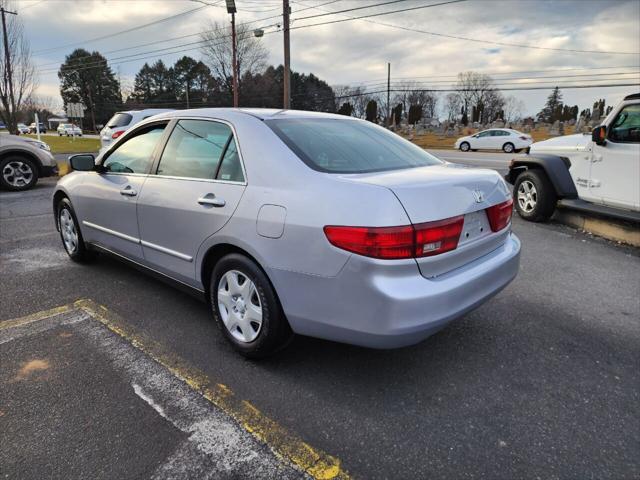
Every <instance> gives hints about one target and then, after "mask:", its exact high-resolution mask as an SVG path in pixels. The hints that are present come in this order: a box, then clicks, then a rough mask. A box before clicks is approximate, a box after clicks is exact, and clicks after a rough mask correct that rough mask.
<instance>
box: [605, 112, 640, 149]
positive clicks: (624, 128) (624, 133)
mask: <svg viewBox="0 0 640 480" xmlns="http://www.w3.org/2000/svg"><path fill="white" fill-rule="evenodd" d="M609 139H610V140H611V141H613V142H622V143H640V104H639V105H627V106H626V107H624V108H623V109H622V111H621V112H620V113H619V114H618V116H617V117H616V119H615V120H614V121H613V123H612V124H611V127H610V128H609Z"/></svg>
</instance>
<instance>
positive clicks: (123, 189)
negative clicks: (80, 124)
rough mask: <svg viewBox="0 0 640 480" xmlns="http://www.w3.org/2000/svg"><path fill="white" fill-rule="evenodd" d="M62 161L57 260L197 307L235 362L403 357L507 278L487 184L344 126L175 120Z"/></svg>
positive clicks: (500, 206) (510, 240)
mask: <svg viewBox="0 0 640 480" xmlns="http://www.w3.org/2000/svg"><path fill="white" fill-rule="evenodd" d="M70 162H71V166H72V168H73V169H74V170H75V171H74V172H72V173H71V174H69V175H67V176H65V177H63V178H62V179H61V180H60V181H59V182H58V185H57V187H56V190H55V193H54V197H53V208H54V212H55V218H56V223H57V226H58V229H59V231H60V235H61V239H62V243H63V245H64V248H65V249H66V251H67V253H68V254H69V256H70V257H71V259H72V260H77V261H83V260H85V259H87V258H88V257H90V256H91V253H92V252H93V251H102V252H107V253H111V254H115V255H116V256H118V257H121V258H125V259H127V260H129V261H131V262H133V263H135V264H138V265H140V266H143V267H146V268H147V269H149V270H150V271H152V272H157V273H159V274H160V275H161V276H163V277H164V278H167V277H168V278H171V279H173V280H174V281H176V282H177V283H179V284H180V285H182V286H183V287H188V288H190V289H192V290H194V291H196V292H198V293H199V294H200V295H202V296H204V297H206V298H208V299H209V300H210V305H211V308H212V313H213V316H214V317H215V319H216V321H217V323H218V325H219V326H220V328H221V330H222V332H223V333H224V335H225V336H226V338H227V339H228V340H229V341H230V342H231V344H232V345H233V346H234V347H235V348H236V349H237V350H238V351H239V352H241V353H242V354H244V355H247V356H251V357H260V356H263V355H266V354H269V353H272V352H274V351H276V350H278V349H279V348H282V347H283V346H284V345H286V344H287V343H288V341H289V340H290V338H291V336H292V332H295V333H298V334H302V335H309V336H314V337H320V338H325V339H329V340H335V341H340V342H346V343H351V344H356V345H363V346H367V347H376V348H393V347H399V346H404V345H410V344H414V343H417V342H419V341H421V340H423V339H424V338H426V337H428V336H429V335H431V334H433V333H435V332H436V331H438V330H440V329H441V328H443V327H444V326H445V325H446V324H447V323H449V322H450V321H452V320H453V319H455V318H457V317H459V316H461V315H463V314H464V313H466V312H468V311H470V310H472V309H474V308H475V307H477V306H478V305H480V304H482V303H484V302H485V301H486V300H487V299H489V298H491V297H492V296H493V295H495V294H496V293H497V292H499V291H500V290H501V289H502V288H504V287H505V286H506V285H507V284H508V283H509V282H511V280H513V278H514V277H515V276H516V274H517V272H518V264H519V258H520V241H519V240H518V238H517V237H516V236H515V235H514V234H513V233H511V211H512V205H513V200H512V199H511V194H510V191H509V189H508V187H507V184H506V183H505V182H504V180H503V179H502V178H501V177H500V175H498V173H497V172H495V171H492V170H486V169H467V168H460V167H459V166H456V165H454V164H449V163H446V162H442V161H441V160H438V159H437V158H435V157H433V156H431V155H430V154H428V153H427V152H425V151H424V150H423V149H421V148H419V147H417V146H415V145H413V144H412V143H410V142H408V141H406V140H404V139H402V138H401V137H399V136H398V135H396V134H394V133H392V132H389V131H388V130H386V129H384V128H382V127H379V126H377V125H374V124H372V123H370V122H366V121H363V120H358V119H355V118H349V117H344V116H342V115H332V114H324V113H314V112H297V111H281V110H260V109H256V110H237V109H235V110H234V109H199V110H181V111H176V112H170V113H165V114H161V115H157V116H154V117H152V118H149V119H147V120H145V121H143V122H141V123H139V124H138V125H136V126H135V127H133V128H132V129H130V130H128V131H127V132H126V133H124V134H123V135H122V136H121V137H120V138H119V139H118V140H117V141H116V143H115V144H114V145H112V146H111V147H110V148H109V149H108V150H106V151H105V152H103V153H102V154H100V155H98V157H97V159H95V160H94V157H93V155H76V156H73V157H71V158H70Z"/></svg>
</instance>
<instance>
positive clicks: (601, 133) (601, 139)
mask: <svg viewBox="0 0 640 480" xmlns="http://www.w3.org/2000/svg"><path fill="white" fill-rule="evenodd" d="M591 140H593V142H594V143H595V144H596V145H604V144H606V143H607V127H606V126H604V125H600V126H598V127H596V128H594V129H593V131H592V132H591Z"/></svg>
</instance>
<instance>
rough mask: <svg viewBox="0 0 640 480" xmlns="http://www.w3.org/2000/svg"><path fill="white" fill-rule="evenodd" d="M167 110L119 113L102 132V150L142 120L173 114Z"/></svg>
mask: <svg viewBox="0 0 640 480" xmlns="http://www.w3.org/2000/svg"><path fill="white" fill-rule="evenodd" d="M172 111H173V109H167V108H147V109H145V110H128V111H126V112H117V113H115V114H114V115H113V117H111V118H110V119H109V121H108V122H107V124H106V126H105V127H104V128H103V129H102V130H101V131H100V149H101V150H103V149H106V148H109V146H110V145H111V144H112V143H113V142H114V141H115V140H116V139H117V138H118V137H119V136H120V135H122V134H123V133H124V132H126V131H127V130H128V129H130V128H131V127H133V126H134V125H136V124H137V123H138V122H141V121H142V120H144V119H146V118H149V117H152V116H153V115H157V114H159V113H166V112H172Z"/></svg>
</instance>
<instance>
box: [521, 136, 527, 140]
mask: <svg viewBox="0 0 640 480" xmlns="http://www.w3.org/2000/svg"><path fill="white" fill-rule="evenodd" d="M520 140H529V137H525V136H521V137H520Z"/></svg>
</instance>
